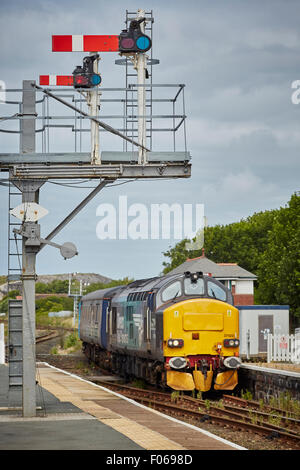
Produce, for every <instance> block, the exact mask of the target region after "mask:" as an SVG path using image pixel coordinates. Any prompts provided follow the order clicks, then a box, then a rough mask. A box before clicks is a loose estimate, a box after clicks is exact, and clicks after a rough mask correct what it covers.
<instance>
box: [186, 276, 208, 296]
mask: <svg viewBox="0 0 300 470" xmlns="http://www.w3.org/2000/svg"><path fill="white" fill-rule="evenodd" d="M184 293H185V295H204V281H203V278H198V279H197V281H196V282H192V280H191V279H190V278H186V279H184Z"/></svg>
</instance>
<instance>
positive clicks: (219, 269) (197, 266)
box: [168, 254, 257, 281]
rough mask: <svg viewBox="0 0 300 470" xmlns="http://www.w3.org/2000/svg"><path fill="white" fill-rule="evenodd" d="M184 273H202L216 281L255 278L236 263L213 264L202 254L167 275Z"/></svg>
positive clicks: (255, 277)
mask: <svg viewBox="0 0 300 470" xmlns="http://www.w3.org/2000/svg"><path fill="white" fill-rule="evenodd" d="M186 271H190V272H197V271H202V272H203V274H206V273H210V274H211V275H212V276H213V277H215V278H216V279H222V280H226V279H232V280H234V279H244V280H246V279H247V280H253V281H254V280H255V279H257V276H255V274H253V273H250V272H249V271H247V270H246V269H244V268H241V267H240V266H239V265H238V264H236V263H215V262H214V261H211V260H210V259H208V258H206V256H205V255H204V254H203V255H202V256H200V257H199V258H193V259H187V260H186V261H185V262H184V263H182V264H181V265H180V266H177V268H175V269H173V270H172V271H170V272H169V273H168V274H179V273H184V272H186Z"/></svg>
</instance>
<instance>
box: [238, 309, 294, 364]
mask: <svg viewBox="0 0 300 470" xmlns="http://www.w3.org/2000/svg"><path fill="white" fill-rule="evenodd" d="M258 307H259V308H258ZM264 307H266V306H264V305H262V306H258V305H256V306H254V308H253V309H252V308H251V309H249V308H247V309H243V307H240V308H239V312H240V315H239V322H240V328H239V329H240V354H241V355H247V331H248V330H250V354H252V355H254V354H258V352H259V351H258V316H260V315H273V325H274V331H273V333H276V334H289V310H288V309H286V308H282V309H275V308H274V309H272V308H264Z"/></svg>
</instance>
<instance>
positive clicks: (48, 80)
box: [40, 74, 74, 86]
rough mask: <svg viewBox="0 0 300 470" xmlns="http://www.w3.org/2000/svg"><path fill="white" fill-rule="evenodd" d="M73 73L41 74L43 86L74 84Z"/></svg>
mask: <svg viewBox="0 0 300 470" xmlns="http://www.w3.org/2000/svg"><path fill="white" fill-rule="evenodd" d="M73 82H74V80H73V75H53V74H51V75H40V85H42V86H73Z"/></svg>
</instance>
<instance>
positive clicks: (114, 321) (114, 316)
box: [111, 307, 117, 335]
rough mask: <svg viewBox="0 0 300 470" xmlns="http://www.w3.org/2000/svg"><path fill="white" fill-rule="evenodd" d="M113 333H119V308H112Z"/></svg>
mask: <svg viewBox="0 0 300 470" xmlns="http://www.w3.org/2000/svg"><path fill="white" fill-rule="evenodd" d="M111 330H112V331H111V333H112V334H113V335H115V334H116V333H117V308H116V307H113V308H112V325H111Z"/></svg>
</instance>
